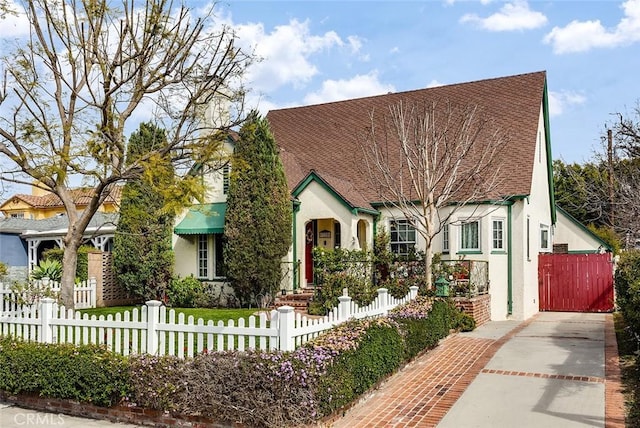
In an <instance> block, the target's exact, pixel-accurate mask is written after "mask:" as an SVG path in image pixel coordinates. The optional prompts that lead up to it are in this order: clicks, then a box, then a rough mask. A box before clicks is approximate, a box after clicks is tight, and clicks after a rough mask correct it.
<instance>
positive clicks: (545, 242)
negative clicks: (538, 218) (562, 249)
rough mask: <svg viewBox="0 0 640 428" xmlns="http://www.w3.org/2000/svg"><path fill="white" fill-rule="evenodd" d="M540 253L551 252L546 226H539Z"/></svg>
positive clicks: (547, 227)
mask: <svg viewBox="0 0 640 428" xmlns="http://www.w3.org/2000/svg"><path fill="white" fill-rule="evenodd" d="M540 251H542V252H548V251H551V239H550V236H549V226H547V225H546V224H541V225H540Z"/></svg>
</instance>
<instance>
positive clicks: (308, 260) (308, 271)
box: [304, 220, 316, 284]
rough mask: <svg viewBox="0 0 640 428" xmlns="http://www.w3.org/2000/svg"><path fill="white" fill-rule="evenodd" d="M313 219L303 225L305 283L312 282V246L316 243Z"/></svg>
mask: <svg viewBox="0 0 640 428" xmlns="http://www.w3.org/2000/svg"><path fill="white" fill-rule="evenodd" d="M315 223H316V221H315V220H312V221H310V222H308V223H307V224H306V225H305V226H304V236H305V238H304V239H305V241H304V267H305V269H304V273H305V275H304V277H305V279H306V280H307V284H313V247H314V246H315V245H316V228H315Z"/></svg>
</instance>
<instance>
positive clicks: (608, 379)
mask: <svg viewBox="0 0 640 428" xmlns="http://www.w3.org/2000/svg"><path fill="white" fill-rule="evenodd" d="M604 377H605V384H604V403H605V404H604V421H605V424H604V426H605V428H624V426H625V423H624V418H625V403H624V395H623V394H622V382H621V376H620V356H619V354H618V341H617V339H616V330H615V325H614V323H613V315H612V314H607V315H606V319H605V327H604Z"/></svg>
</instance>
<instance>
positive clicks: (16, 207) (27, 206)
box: [0, 186, 122, 220]
mask: <svg viewBox="0 0 640 428" xmlns="http://www.w3.org/2000/svg"><path fill="white" fill-rule="evenodd" d="M92 192H93V189H91V188H78V189H73V190H72V191H71V195H72V197H73V200H74V202H75V205H76V207H77V209H78V210H79V211H80V210H83V209H84V208H85V207H86V206H87V205H88V204H89V201H90V199H91V195H92ZM121 197H122V186H115V187H113V189H112V190H111V193H110V194H109V196H107V198H106V199H105V201H104V202H103V203H102V205H101V206H100V208H98V211H99V212H104V213H116V212H118V209H119V206H120V199H121ZM0 212H2V214H4V216H5V217H14V218H25V219H33V220H42V219H45V218H49V217H54V216H56V215H58V214H64V213H65V209H64V205H63V204H62V201H61V200H60V198H59V197H58V196H57V195H54V194H53V193H50V192H47V191H46V190H43V189H40V188H39V187H36V186H32V187H31V194H30V195H29V194H16V195H13V196H11V197H9V198H8V199H7V200H6V201H5V202H4V203H2V205H0Z"/></svg>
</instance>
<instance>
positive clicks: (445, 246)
mask: <svg viewBox="0 0 640 428" xmlns="http://www.w3.org/2000/svg"><path fill="white" fill-rule="evenodd" d="M442 252H443V253H448V252H449V223H446V224H445V225H444V226H443V228H442Z"/></svg>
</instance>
